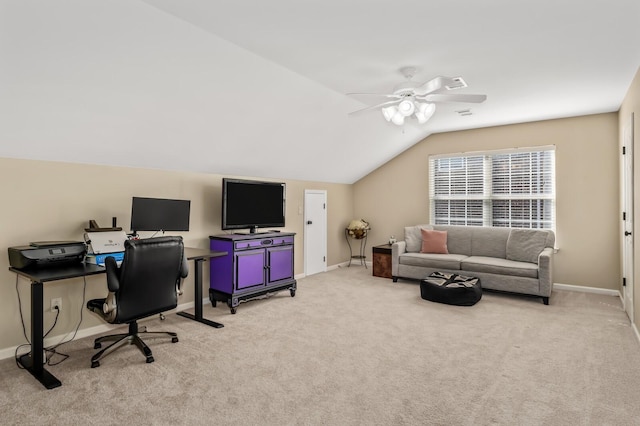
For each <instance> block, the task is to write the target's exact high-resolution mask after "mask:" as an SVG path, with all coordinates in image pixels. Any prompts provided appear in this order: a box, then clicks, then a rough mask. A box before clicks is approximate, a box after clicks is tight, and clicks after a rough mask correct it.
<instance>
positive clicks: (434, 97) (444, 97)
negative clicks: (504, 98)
mask: <svg viewBox="0 0 640 426" xmlns="http://www.w3.org/2000/svg"><path fill="white" fill-rule="evenodd" d="M419 99H423V100H425V101H427V102H469V103H476V104H479V103H481V102H484V101H485V100H486V99H487V95H463V94H459V95H458V94H455V95H449V94H445V93H432V94H430V95H426V96H420V97H419Z"/></svg>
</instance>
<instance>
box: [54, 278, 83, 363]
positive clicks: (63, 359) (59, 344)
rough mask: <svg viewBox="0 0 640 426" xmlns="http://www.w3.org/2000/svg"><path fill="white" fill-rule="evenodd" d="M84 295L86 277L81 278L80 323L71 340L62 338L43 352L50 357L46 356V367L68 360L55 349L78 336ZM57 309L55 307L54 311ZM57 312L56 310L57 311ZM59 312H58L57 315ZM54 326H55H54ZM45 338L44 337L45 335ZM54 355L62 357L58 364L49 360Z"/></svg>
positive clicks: (65, 355) (80, 322)
mask: <svg viewBox="0 0 640 426" xmlns="http://www.w3.org/2000/svg"><path fill="white" fill-rule="evenodd" d="M86 294H87V278H86V277H82V304H81V305H80V321H78V325H77V326H76V329H75V330H74V331H73V336H71V339H69V340H67V341H64V339H65V338H66V337H67V336H64V337H63V338H62V339H61V340H60V342H59V343H58V344H56V345H53V346H49V347H48V348H45V351H46V352H47V354H49V353H50V354H51V355H50V356H47V365H48V366H54V365H58V364H60V363H61V362H63V361H65V360H66V359H67V358H69V355H68V354H65V353H62V352H60V351H58V350H57V349H58V348H59V347H60V346H62V345H65V344H67V343H69V342H72V341H73V340H74V339H75V338H76V335H77V334H78V330H79V329H80V324H82V319H83V315H82V314H83V312H84V304H85V300H86ZM57 308H58V307H57V306H56V309H57ZM57 310H58V309H57ZM59 312H60V311H59V310H58V313H59ZM57 319H58V316H57V315H56V321H57ZM54 325H55V324H54ZM45 336H46V335H45ZM54 355H59V356H61V357H63V358H62V359H61V360H60V361H58V362H52V361H51V359H52V358H53V356H54Z"/></svg>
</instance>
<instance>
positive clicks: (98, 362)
mask: <svg viewBox="0 0 640 426" xmlns="http://www.w3.org/2000/svg"><path fill="white" fill-rule="evenodd" d="M96 367H100V361H91V368H96Z"/></svg>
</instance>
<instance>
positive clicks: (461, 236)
mask: <svg viewBox="0 0 640 426" xmlns="http://www.w3.org/2000/svg"><path fill="white" fill-rule="evenodd" d="M469 228H470V227H468V226H458V225H436V226H434V227H433V229H435V230H436V231H447V249H448V250H449V253H456V254H464V255H466V256H471V232H469Z"/></svg>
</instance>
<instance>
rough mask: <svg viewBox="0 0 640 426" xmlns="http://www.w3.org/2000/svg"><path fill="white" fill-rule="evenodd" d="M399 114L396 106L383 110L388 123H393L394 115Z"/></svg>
mask: <svg viewBox="0 0 640 426" xmlns="http://www.w3.org/2000/svg"><path fill="white" fill-rule="evenodd" d="M397 112H398V108H396V107H395V106H389V107H385V108H382V115H383V117H384V119H385V120H387V121H391V119H392V118H393V116H394V115H396V113H397Z"/></svg>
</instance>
